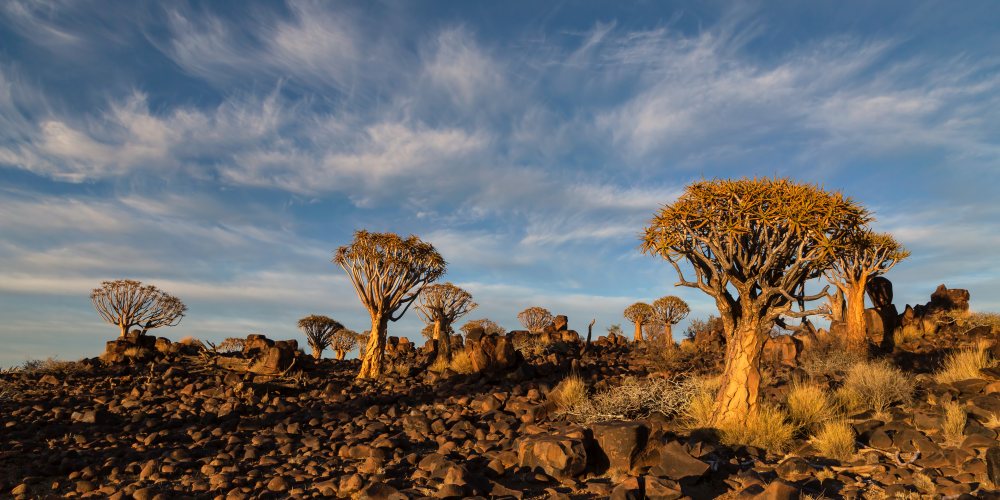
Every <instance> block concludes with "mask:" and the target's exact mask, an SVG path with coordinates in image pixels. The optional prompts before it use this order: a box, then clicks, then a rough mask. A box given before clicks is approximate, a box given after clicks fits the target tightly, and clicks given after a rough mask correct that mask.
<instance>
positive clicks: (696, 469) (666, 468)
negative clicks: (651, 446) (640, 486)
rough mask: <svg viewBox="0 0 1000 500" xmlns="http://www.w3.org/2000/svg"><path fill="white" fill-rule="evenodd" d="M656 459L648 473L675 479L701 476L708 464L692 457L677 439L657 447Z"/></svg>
mask: <svg viewBox="0 0 1000 500" xmlns="http://www.w3.org/2000/svg"><path fill="white" fill-rule="evenodd" d="M655 456H656V459H655V461H654V462H653V465H652V467H650V469H649V473H650V474H651V475H654V476H658V477H666V478H669V479H673V480H675V481H680V480H681V479H685V478H689V477H701V476H702V475H704V474H705V473H706V472H708V469H709V465H708V464H707V463H705V462H702V461H701V460H698V459H697V458H694V457H692V456H691V455H690V454H688V452H687V451H686V450H685V449H684V447H683V446H682V445H681V444H680V443H679V442H677V441H670V442H668V443H666V444H664V445H662V446H660V447H659V449H658V450H657V453H656V455H655Z"/></svg>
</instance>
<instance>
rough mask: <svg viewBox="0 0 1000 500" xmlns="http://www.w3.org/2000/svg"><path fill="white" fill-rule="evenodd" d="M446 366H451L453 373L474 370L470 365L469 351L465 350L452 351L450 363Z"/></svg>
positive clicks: (466, 373) (464, 372) (471, 371)
mask: <svg viewBox="0 0 1000 500" xmlns="http://www.w3.org/2000/svg"><path fill="white" fill-rule="evenodd" d="M448 368H451V371H453V372H455V373H461V374H463V375H468V374H470V373H474V372H475V371H476V370H475V369H474V368H473V367H472V358H470V357H469V353H468V352H466V351H465V350H460V351H457V352H454V353H452V356H451V363H450V364H449V365H448Z"/></svg>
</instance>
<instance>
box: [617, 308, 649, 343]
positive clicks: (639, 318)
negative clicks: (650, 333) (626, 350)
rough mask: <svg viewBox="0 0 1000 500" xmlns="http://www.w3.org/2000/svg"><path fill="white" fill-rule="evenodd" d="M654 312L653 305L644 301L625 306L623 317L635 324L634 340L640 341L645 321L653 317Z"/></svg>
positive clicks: (647, 321)
mask: <svg viewBox="0 0 1000 500" xmlns="http://www.w3.org/2000/svg"><path fill="white" fill-rule="evenodd" d="M654 313H655V312H654V311H653V306H651V305H649V304H647V303H645V302H636V303H635V304H632V305H630V306H628V307H626V308H625V312H624V315H625V319H627V320H629V321H631V322H632V324H633V325H635V335H634V339H635V341H636V342H642V340H643V339H642V331H643V330H642V329H643V327H644V326H645V325H646V323H649V322H650V321H651V320H652V319H653V315H654Z"/></svg>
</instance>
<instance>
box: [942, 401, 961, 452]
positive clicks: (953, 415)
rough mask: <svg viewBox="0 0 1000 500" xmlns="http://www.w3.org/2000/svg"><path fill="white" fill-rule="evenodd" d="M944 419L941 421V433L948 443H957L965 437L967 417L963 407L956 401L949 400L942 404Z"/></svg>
mask: <svg viewBox="0 0 1000 500" xmlns="http://www.w3.org/2000/svg"><path fill="white" fill-rule="evenodd" d="M943 406H944V419H943V420H942V421H941V433H942V434H944V438H945V439H946V440H947V441H948V442H950V443H959V442H961V441H962V439H964V438H965V424H966V421H967V417H966V414H965V408H963V407H962V405H961V404H959V403H958V402H957V401H949V402H947V403H945V404H944V405H943Z"/></svg>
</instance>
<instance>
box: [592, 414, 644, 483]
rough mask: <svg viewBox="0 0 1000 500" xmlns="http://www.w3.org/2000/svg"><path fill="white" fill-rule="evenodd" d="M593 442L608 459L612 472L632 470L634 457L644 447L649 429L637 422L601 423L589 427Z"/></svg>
mask: <svg viewBox="0 0 1000 500" xmlns="http://www.w3.org/2000/svg"><path fill="white" fill-rule="evenodd" d="M591 431H592V432H593V433H594V440H596V441H597V445H598V447H600V449H601V451H602V452H603V453H604V455H605V456H606V457H607V458H608V463H609V464H608V465H609V467H610V469H611V471H612V472H616V473H621V472H627V471H629V470H631V469H632V465H633V462H634V460H635V457H636V455H637V454H638V453H639V452H640V451H641V450H642V449H643V447H644V446H645V445H646V438H647V437H648V435H649V429H647V428H646V426H645V425H643V424H641V423H639V422H622V421H614V422H601V423H597V424H594V425H592V426H591Z"/></svg>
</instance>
